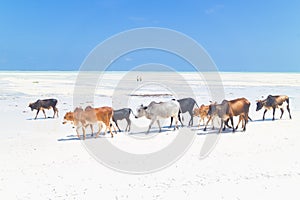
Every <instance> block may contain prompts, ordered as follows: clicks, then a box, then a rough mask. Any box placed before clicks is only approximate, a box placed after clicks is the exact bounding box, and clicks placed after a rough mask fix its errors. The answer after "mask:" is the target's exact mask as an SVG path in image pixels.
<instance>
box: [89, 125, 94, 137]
mask: <svg viewBox="0 0 300 200" xmlns="http://www.w3.org/2000/svg"><path fill="white" fill-rule="evenodd" d="M90 128H91V131H92V136H93V135H94V128H93V124H90Z"/></svg>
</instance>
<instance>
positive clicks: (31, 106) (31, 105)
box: [28, 103, 34, 111]
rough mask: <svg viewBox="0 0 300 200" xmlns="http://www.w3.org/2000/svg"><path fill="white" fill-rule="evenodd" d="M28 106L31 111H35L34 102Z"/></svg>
mask: <svg viewBox="0 0 300 200" xmlns="http://www.w3.org/2000/svg"><path fill="white" fill-rule="evenodd" d="M28 107H29V108H31V111H33V107H34V106H33V103H30V104H29V105H28Z"/></svg>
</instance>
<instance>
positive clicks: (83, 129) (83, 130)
mask: <svg viewBox="0 0 300 200" xmlns="http://www.w3.org/2000/svg"><path fill="white" fill-rule="evenodd" d="M81 128H82V133H83V140H85V137H86V135H85V128H84V127H83V126H82V127H81Z"/></svg>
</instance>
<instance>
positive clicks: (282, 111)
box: [280, 108, 284, 119]
mask: <svg viewBox="0 0 300 200" xmlns="http://www.w3.org/2000/svg"><path fill="white" fill-rule="evenodd" d="M280 110H281V115H280V119H281V118H282V115H283V113H284V110H283V108H280Z"/></svg>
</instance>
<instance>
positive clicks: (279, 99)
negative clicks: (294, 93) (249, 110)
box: [256, 95, 292, 120]
mask: <svg viewBox="0 0 300 200" xmlns="http://www.w3.org/2000/svg"><path fill="white" fill-rule="evenodd" d="M284 102H286V103H287V106H286V109H287V110H288V112H289V116H290V119H292V116H291V112H290V100H289V97H288V96H286V95H277V96H272V95H269V96H268V97H267V98H266V99H265V100H257V101H256V111H259V110H260V109H262V108H263V107H264V108H265V111H264V115H263V120H265V114H266V112H267V111H268V109H272V108H273V119H272V120H274V119H275V110H276V108H280V110H281V115H280V119H281V118H282V115H283V112H284V110H283V103H284Z"/></svg>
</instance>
